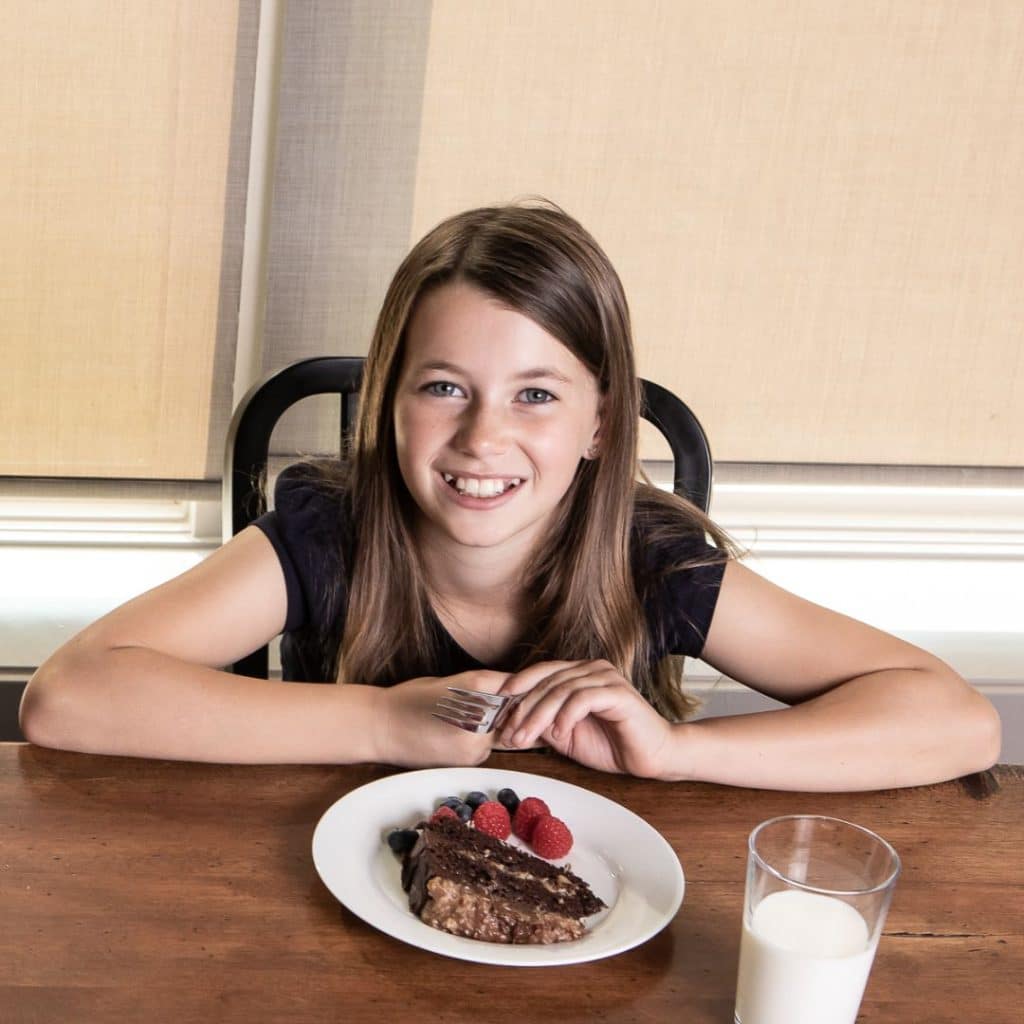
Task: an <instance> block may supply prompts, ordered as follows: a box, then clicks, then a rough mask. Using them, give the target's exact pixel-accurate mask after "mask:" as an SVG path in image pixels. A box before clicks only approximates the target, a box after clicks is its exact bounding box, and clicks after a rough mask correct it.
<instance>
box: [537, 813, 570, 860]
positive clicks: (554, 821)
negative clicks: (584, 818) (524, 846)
mask: <svg viewBox="0 0 1024 1024" xmlns="http://www.w3.org/2000/svg"><path fill="white" fill-rule="evenodd" d="M530 845H531V846H532V847H533V852H534V853H535V854H537V856H538V857H543V858H544V859H545V860H558V859H559V858H561V857H564V856H565V855H566V854H567V853H568V852H569V851H570V850H571V849H572V833H571V832H570V831H569V826H568V825H566V823H565V822H564V821H562V819H561V818H555V817H552V816H551V815H550V814H542V815H541V816H540V817H539V818H538V819H537V820H536V822H535V823H534V826H533V833H532V835H531V836H530Z"/></svg>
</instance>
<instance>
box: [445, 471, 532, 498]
mask: <svg viewBox="0 0 1024 1024" xmlns="http://www.w3.org/2000/svg"><path fill="white" fill-rule="evenodd" d="M441 476H442V477H443V478H444V482H445V483H446V484H447V485H448V486H449V487H451V488H452V490H454V491H456V492H458V493H459V494H466V495H468V496H469V497H471V498H497V497H498V495H500V494H505V493H506V492H507V491H511V490H512V489H513V488H515V487H518V486H519V485H520V484H521V483H522V477H518V476H512V477H488V478H486V479H484V480H481V479H480V478H479V477H475V476H474V477H465V476H454V475H453V474H451V473H442V474H441Z"/></svg>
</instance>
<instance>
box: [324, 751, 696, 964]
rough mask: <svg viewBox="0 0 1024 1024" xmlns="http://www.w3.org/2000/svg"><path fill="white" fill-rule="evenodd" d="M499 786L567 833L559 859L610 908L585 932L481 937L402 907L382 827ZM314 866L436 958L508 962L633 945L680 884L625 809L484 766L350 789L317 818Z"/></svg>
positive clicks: (653, 926) (555, 959)
mask: <svg viewBox="0 0 1024 1024" xmlns="http://www.w3.org/2000/svg"><path fill="white" fill-rule="evenodd" d="M506 787H507V788H509V789H514V790H515V791H516V793H517V794H518V795H519V796H520V797H521V798H522V797H527V796H538V797H540V798H541V799H542V800H544V801H545V802H546V803H547V804H548V806H549V807H550V808H551V813H552V814H554V815H555V816H556V817H559V818H563V819H564V820H565V822H566V824H568V826H569V828H570V829H571V830H572V833H573V836H574V839H575V843H574V845H573V848H572V850H571V851H570V853H569V856H568V857H567V858H566V859H565V860H566V862H567V863H569V864H571V865H572V870H573V871H574V872H576V874H578V875H579V876H580V877H581V878H583V879H585V880H586V881H587V882H588V883H589V884H590V887H591V888H592V889H593V890H594V892H595V893H596V894H597V895H598V896H600V897H601V899H602V900H604V902H605V903H606V904H607V905H608V910H606V911H602V912H601V913H600V914H598V915H595V916H594V917H591V918H588V919H587V921H586V925H587V934H586V935H584V936H583V938H581V939H577V940H576V941H574V942H558V943H553V944H552V945H549V946H526V945H524V946H510V945H504V944H501V943H492V942H480V941H477V940H476V939H464V938H461V937H459V936H457V935H449V934H448V933H447V932H442V931H438V930H437V929H436V928H431V927H430V926H429V925H426V924H424V923H423V922H422V921H421V920H420V919H419V918H418V917H416V916H415V915H414V914H413V913H412V911H411V910H410V909H409V898H408V896H407V895H406V893H405V892H404V891H403V890H402V885H401V879H400V875H401V865H400V861H399V858H398V857H396V856H395V855H394V854H393V853H392V852H391V850H390V849H389V847H388V845H387V842H386V837H387V834H388V833H389V832H390V831H391V830H392V829H395V828H411V827H412V826H413V825H415V824H416V822H417V821H420V820H422V819H423V818H426V817H429V816H430V814H431V813H432V812H433V810H434V808H435V807H436V806H437V804H438V803H439V802H440V801H441V800H443V799H444V798H445V797H447V796H459V797H464V796H466V795H467V794H468V793H471V792H472V791H473V790H481V791H483V792H485V793H487V795H488V796H490V797H491V798H492V799H493V798H494V797H496V795H497V793H498V790H500V789H505V788H506ZM512 841H513V842H514V843H516V844H518V843H519V840H517V839H513V840H512ZM313 863H314V864H315V865H316V870H317V872H318V873H319V875H320V877H321V878H322V879H323V882H324V885H326V886H327V888H328V889H330V891H331V892H332V893H333V894H334V896H335V897H336V898H337V899H338V900H339V901H340V902H341V903H343V904H344V905H345V906H346V907H348V909H349V910H351V911H352V913H353V914H356V915H357V916H358V917H361V918H362V919H363V920H364V921H366V922H367V923H368V924H372V925H373V926H374V927H375V928H379V929H380V930H381V931H382V932H385V933H386V934H388V935H391V936H394V938H396V939H400V940H401V941H402V942H407V943H409V944H410V945H412V946H418V947H419V948H420V949H427V950H430V951H431V952H434V953H440V954H441V955H442V956H450V957H455V958H456V959H458V960H473V961H476V962H477V963H485V964H504V965H507V966H515V967H550V966H553V965H556V964H576V963H583V962H585V961H587V960H599V959H601V958H602V957H606V956H613V955H614V954H616V953H621V952H623V951H624V950H627V949H632V948H633V947H634V946H638V945H640V943H641V942H645V941H646V940H647V939H649V938H650V937H651V936H652V935H655V934H657V932H659V931H661V929H662V928H664V927H665V925H666V924H668V922H669V921H671V920H672V918H673V917H674V916H675V914H676V911H677V910H678V909H679V905H680V904H681V903H682V902H683V888H684V885H685V881H684V878H683V869H682V868H681V867H680V865H679V860H678V858H677V857H676V855H675V851H674V850H673V849H672V847H671V846H669V844H668V843H667V842H666V841H665V839H664V838H662V836H661V835H660V834H659V833H658V832H656V831H655V830H654V829H653V828H651V826H650V825H648V824H647V822H646V821H644V820H643V819H642V818H640V817H638V816H637V815H635V814H633V812H632V811H627V810H626V808H624V807H622V806H620V805H619V804H617V803H614V802H613V801H611V800H607V799H605V797H603V796H598V795H597V794H596V793H591V792H589V791H588V790H586V789H581V788H580V787H579V786H572V785H569V784H568V783H566V782H558V781H556V780H554V779H546V778H544V777H543V776H540V775H528V774H526V773H525V772H508V771H497V770H494V769H489V768H437V769H431V770H428V771H417V772H405V773H403V774H400V775H392V776H389V777H388V778H386V779H380V780H378V781H377V782H371V783H369V784H368V785H366V786H361V787H360V788H359V789H356V790H353V791H352V792H351V793H349V794H348V795H347V796H344V797H342V798H341V799H340V800H338V801H337V803H335V804H333V805H332V806H331V807H330V808H328V810H327V812H326V813H325V814H324V816H323V817H322V818H321V819H320V821H319V823H318V824H317V827H316V831H315V832H314V834H313Z"/></svg>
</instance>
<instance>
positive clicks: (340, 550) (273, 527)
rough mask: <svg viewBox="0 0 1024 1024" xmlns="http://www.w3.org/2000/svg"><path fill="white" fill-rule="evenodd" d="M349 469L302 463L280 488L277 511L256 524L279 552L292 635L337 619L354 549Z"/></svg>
mask: <svg viewBox="0 0 1024 1024" xmlns="http://www.w3.org/2000/svg"><path fill="white" fill-rule="evenodd" d="M347 476H348V474H347V471H346V467H345V466H344V465H343V464H341V463H339V462H337V461H336V460H334V461H331V462H328V461H320V462H300V463H297V464H295V465H293V466H289V467H288V468H287V469H285V470H284V471H283V472H282V473H281V474H280V476H279V477H278V478H277V482H276V483H275V485H274V511H273V512H268V513H266V514H265V515H263V516H261V517H260V518H259V519H257V520H256V521H255V522H254V523H253V525H254V526H256V527H257V528H258V529H260V530H262V531H263V533H264V534H266V536H267V538H268V539H269V540H270V542H271V544H272V545H273V547H274V550H275V552H276V553H277V556H278V559H279V561H280V563H281V568H282V571H283V572H284V577H285V582H286V585H287V589H288V619H287V624H286V627H285V628H286V630H288V631H291V630H295V629H299V628H301V627H303V626H308V625H321V624H323V623H325V622H328V621H330V620H332V619H333V617H334V616H335V614H336V612H337V609H338V607H340V605H339V601H341V600H342V591H343V590H344V586H345V582H346V566H347V565H348V564H350V562H351V553H352V548H353V544H354V537H353V528H352V515H351V499H350V494H349V488H348V486H347Z"/></svg>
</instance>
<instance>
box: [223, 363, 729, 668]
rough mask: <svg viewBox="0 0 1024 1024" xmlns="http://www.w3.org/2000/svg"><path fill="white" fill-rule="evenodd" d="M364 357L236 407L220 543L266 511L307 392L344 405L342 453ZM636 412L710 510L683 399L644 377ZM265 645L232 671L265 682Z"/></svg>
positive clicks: (295, 368) (317, 368)
mask: <svg viewBox="0 0 1024 1024" xmlns="http://www.w3.org/2000/svg"><path fill="white" fill-rule="evenodd" d="M362 378H363V360H362V359H361V358H356V357H351V356H317V357H315V358H313V359H300V360H299V361H298V362H295V363H291V364H290V365H289V366H286V367H284V368H283V369H281V370H277V371H276V372H274V373H272V374H271V375H270V376H269V377H267V378H266V380H264V381H262V382H261V383H259V384H256V385H255V386H254V387H253V388H251V389H250V391H249V392H248V394H247V395H246V396H245V397H244V398H243V399H242V401H241V402H239V404H238V408H237V409H235V413H234V415H233V416H232V418H231V426H230V427H229V428H228V439H227V450H226V454H225V462H224V488H223V502H222V507H223V517H224V539H225V540H226V539H228V538H229V537H233V536H234V535H235V534H236V533H239V532H240V531H241V530H243V529H244V528H245V527H246V526H248V525H249V524H250V523H251V522H252V521H253V520H254V519H256V518H258V517H259V516H261V515H263V513H264V512H265V511H266V510H267V495H266V492H265V487H264V483H265V477H266V471H267V462H268V459H269V454H270V435H271V434H272V433H273V430H274V426H275V425H276V424H277V421H278V420H279V419H280V418H281V416H282V414H283V413H284V412H285V410H286V409H288V408H290V407H291V406H292V405H294V404H295V403H296V402H299V401H301V400H302V399H303V398H309V397H310V396H312V395H325V394H336V395H338V396H339V398H340V400H341V420H340V436H339V438H338V443H339V451H340V450H341V448H342V447H343V446H344V443H345V440H346V438H347V437H348V434H349V431H350V430H351V429H352V425H353V423H354V422H355V415H356V409H357V404H358V401H359V387H360V384H361V383H362ZM640 383H641V387H642V398H643V406H642V409H641V414H642V415H643V417H644V419H646V420H648V421H650V422H651V423H652V424H654V426H655V427H656V428H657V429H658V430H659V431H660V433H661V434H662V435H663V436H664V438H665V440H666V441H668V444H669V447H670V448H671V449H672V459H673V490H674V491H675V493H676V494H678V495H680V496H681V497H683V498H687V499H688V500H689V501H691V502H693V504H694V505H696V506H697V507H698V508H700V509H703V511H705V512H707V511H708V507H709V505H710V503H711V448H710V446H709V445H708V439H707V435H706V434H705V433H704V429H703V427H701V425H700V421H699V420H698V419H697V417H696V416H695V415H694V414H693V412H692V411H691V410H690V407H689V406H688V405H686V403H685V402H683V401H682V400H681V399H679V398H677V397H676V396H675V395H673V394H672V392H671V391H668V390H666V389H665V388H663V387H661V386H660V385H658V384H654V383H652V382H651V381H647V380H642V381H641V382H640ZM267 663H268V659H267V648H266V647H262V648H260V650H258V651H254V652H253V653H252V654H250V655H248V656H247V657H245V658H243V659H242V660H241V661H239V662H237V663H236V664H235V666H234V671H235V672H236V673H237V674H238V675H245V676H254V677H256V678H259V679H266V677H267Z"/></svg>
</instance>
